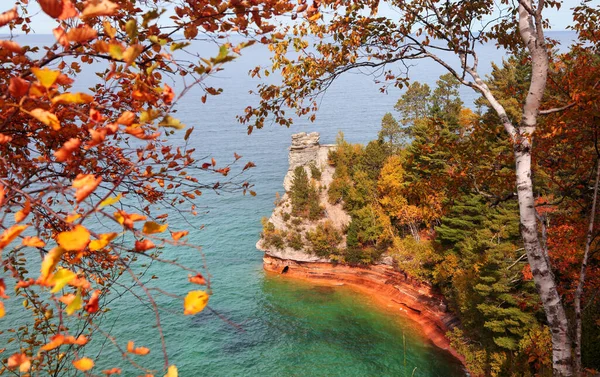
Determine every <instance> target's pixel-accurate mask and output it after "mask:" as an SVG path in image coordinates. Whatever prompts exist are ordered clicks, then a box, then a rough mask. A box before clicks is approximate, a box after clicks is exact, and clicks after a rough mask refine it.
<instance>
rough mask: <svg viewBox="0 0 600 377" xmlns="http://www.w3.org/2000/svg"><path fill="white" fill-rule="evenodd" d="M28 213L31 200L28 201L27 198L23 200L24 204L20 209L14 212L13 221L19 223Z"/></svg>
mask: <svg viewBox="0 0 600 377" xmlns="http://www.w3.org/2000/svg"><path fill="white" fill-rule="evenodd" d="M30 213H31V202H30V201H29V199H27V201H26V202H25V206H24V207H23V208H22V209H21V210H20V211H18V212H17V213H15V223H20V222H21V221H23V220H25V218H26V217H27V216H29V214H30Z"/></svg>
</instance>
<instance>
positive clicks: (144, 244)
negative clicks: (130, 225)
mask: <svg viewBox="0 0 600 377" xmlns="http://www.w3.org/2000/svg"><path fill="white" fill-rule="evenodd" d="M154 247H156V245H154V242H152V241H150V240H148V239H145V240H143V241H135V251H139V252H143V251H146V250H150V249H152V248H154Z"/></svg>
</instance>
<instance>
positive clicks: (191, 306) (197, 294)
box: [183, 290, 209, 315]
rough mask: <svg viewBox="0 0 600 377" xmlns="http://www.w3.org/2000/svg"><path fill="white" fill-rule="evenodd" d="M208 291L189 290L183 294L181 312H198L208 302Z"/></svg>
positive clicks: (186, 313)
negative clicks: (185, 294)
mask: <svg viewBox="0 0 600 377" xmlns="http://www.w3.org/2000/svg"><path fill="white" fill-rule="evenodd" d="M208 297H209V296H208V293H206V292H205V291H200V290H199V291H191V292H189V293H188V294H187V296H185V299H184V301H183V314H185V315H190V314H192V315H193V314H197V313H200V312H201V311H202V310H203V309H204V308H205V307H206V304H208Z"/></svg>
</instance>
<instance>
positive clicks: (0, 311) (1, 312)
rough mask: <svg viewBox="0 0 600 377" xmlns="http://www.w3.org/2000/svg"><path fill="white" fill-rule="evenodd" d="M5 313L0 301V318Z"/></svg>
mask: <svg viewBox="0 0 600 377" xmlns="http://www.w3.org/2000/svg"><path fill="white" fill-rule="evenodd" d="M5 313H6V312H5V311H4V303H3V302H2V301H0V318H2V317H4V314H5Z"/></svg>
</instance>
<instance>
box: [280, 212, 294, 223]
mask: <svg viewBox="0 0 600 377" xmlns="http://www.w3.org/2000/svg"><path fill="white" fill-rule="evenodd" d="M282 217H283V221H285V222H287V221H289V219H290V218H291V217H292V215H290V214H289V212H284V213H283V216H282Z"/></svg>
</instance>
